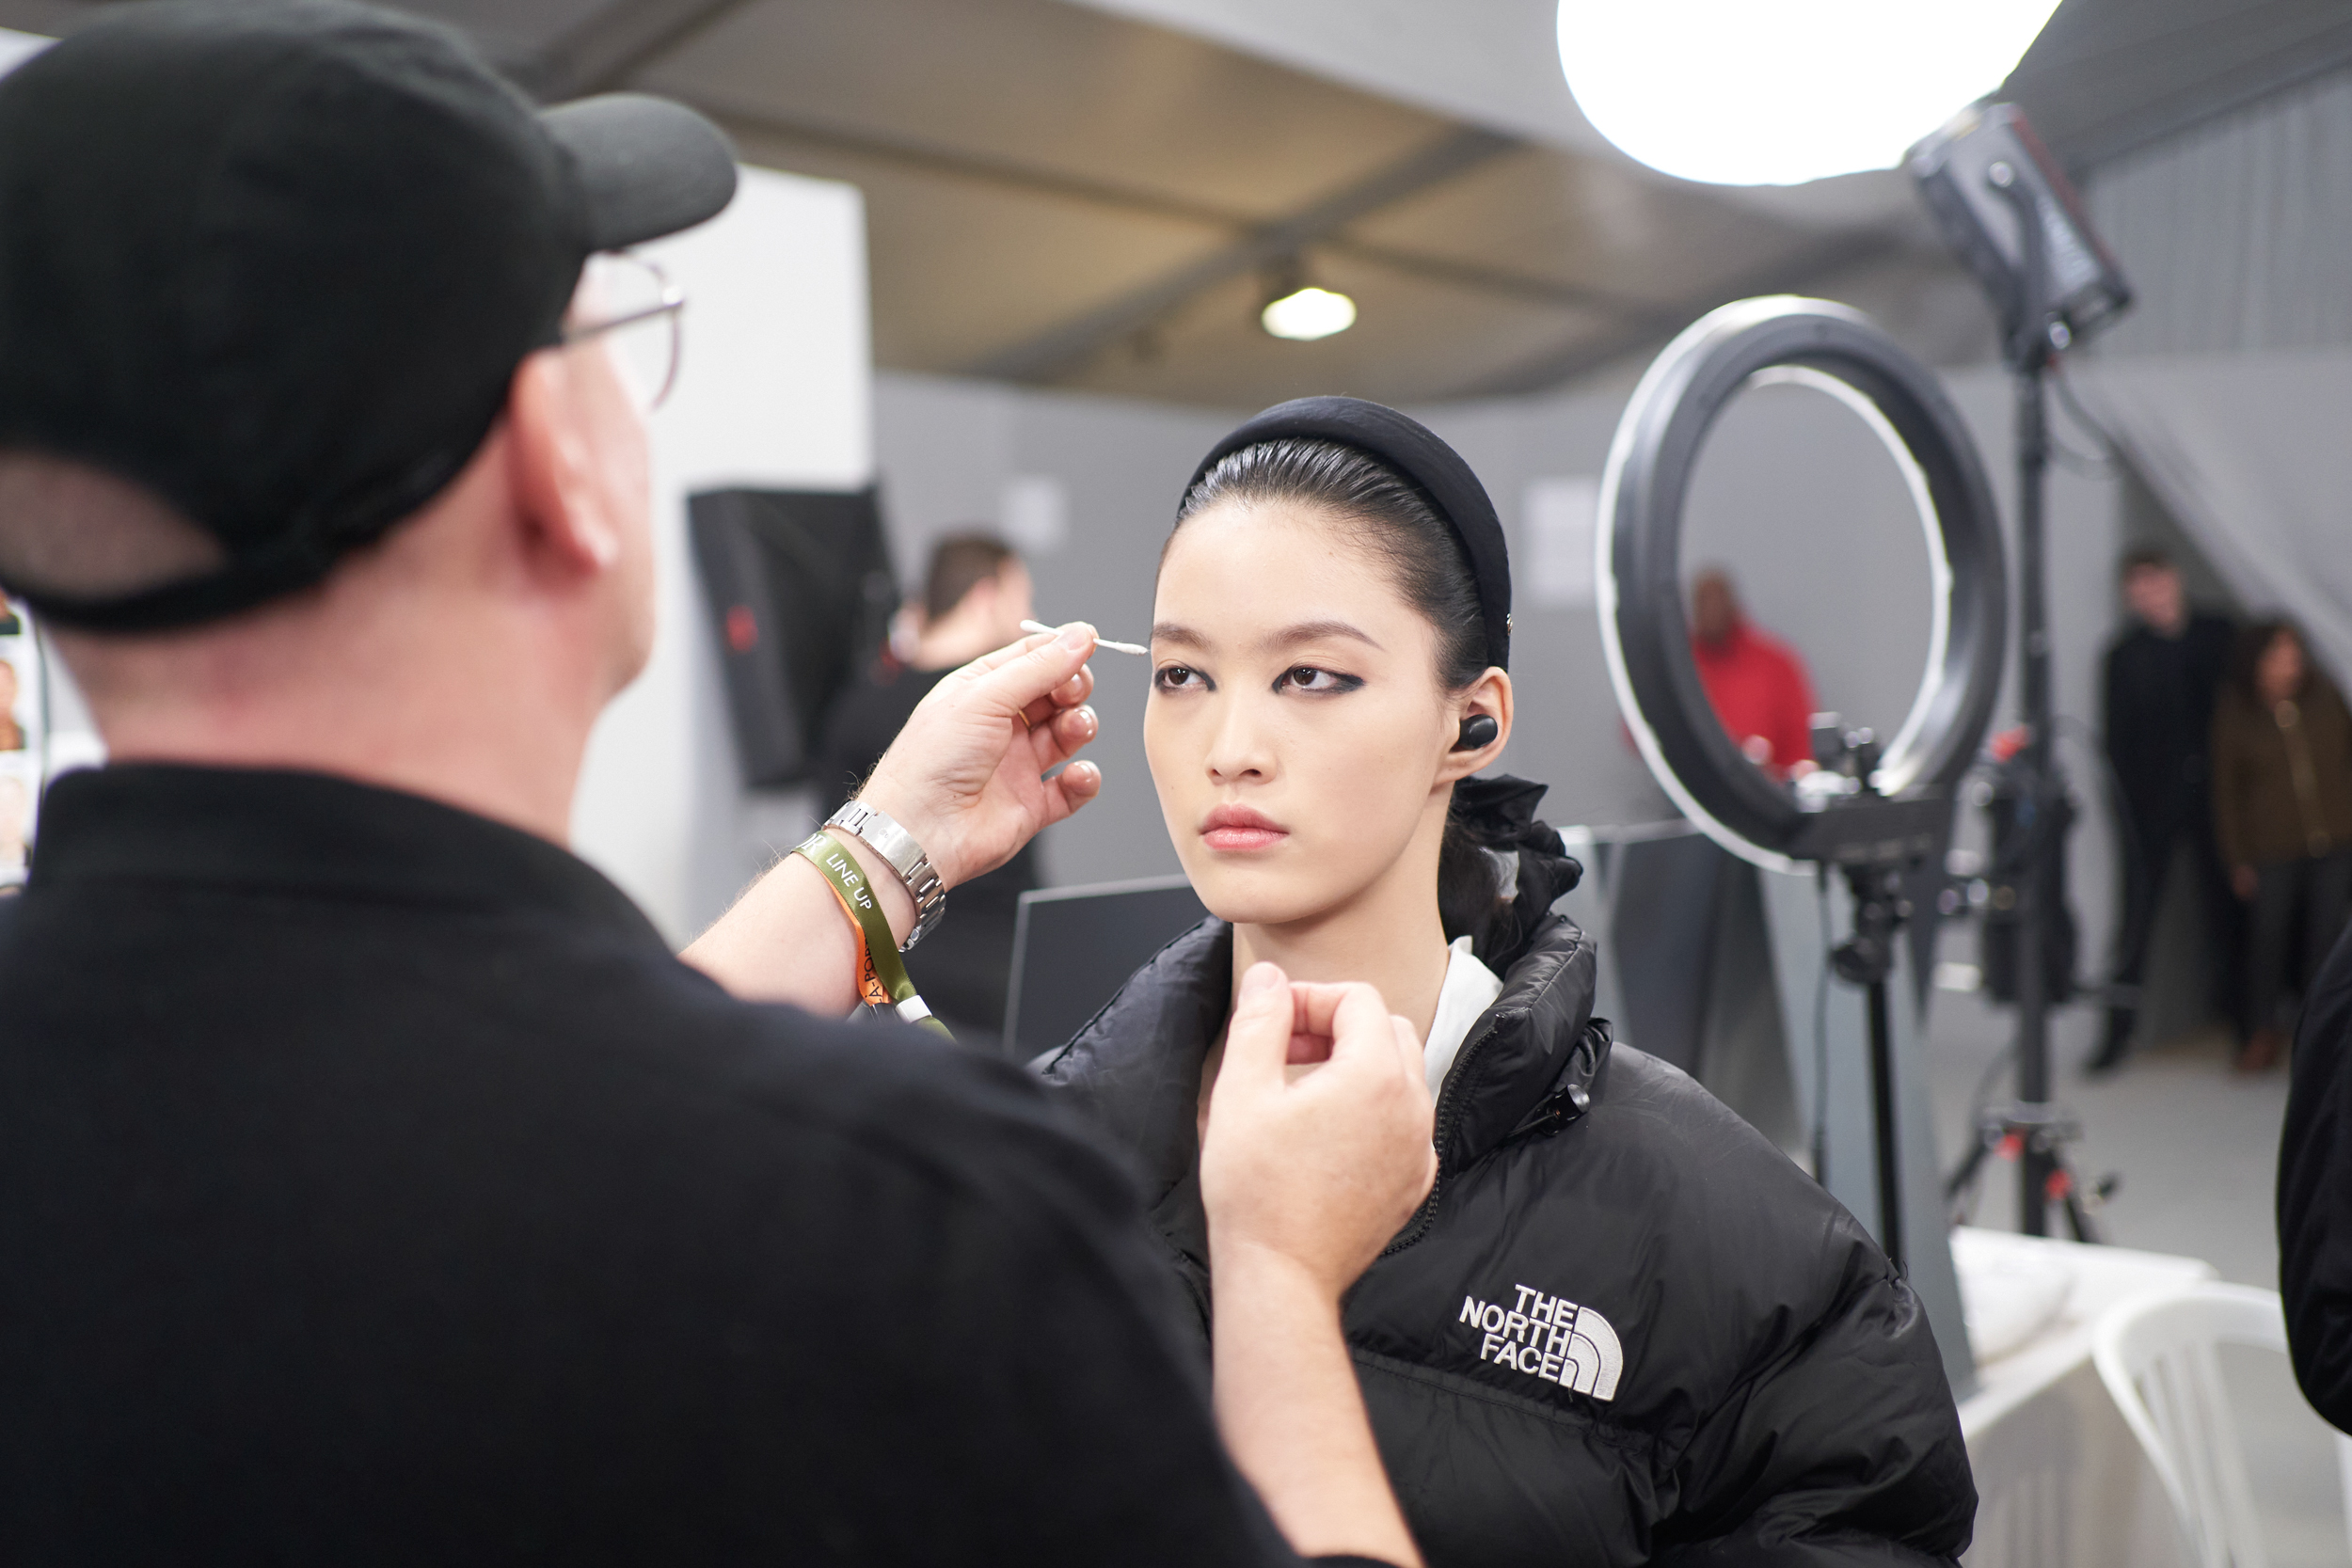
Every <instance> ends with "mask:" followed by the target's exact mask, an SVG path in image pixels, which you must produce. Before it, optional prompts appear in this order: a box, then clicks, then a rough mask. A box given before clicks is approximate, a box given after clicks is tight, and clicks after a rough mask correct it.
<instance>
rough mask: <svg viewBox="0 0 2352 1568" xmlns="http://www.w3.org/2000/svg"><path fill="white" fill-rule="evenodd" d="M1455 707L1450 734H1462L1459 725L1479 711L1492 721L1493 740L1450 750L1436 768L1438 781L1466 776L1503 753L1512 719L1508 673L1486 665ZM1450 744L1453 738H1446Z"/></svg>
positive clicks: (1467, 721) (1477, 714) (1447, 782)
mask: <svg viewBox="0 0 2352 1568" xmlns="http://www.w3.org/2000/svg"><path fill="white" fill-rule="evenodd" d="M1454 701H1455V708H1456V711H1455V713H1454V728H1453V730H1452V731H1451V732H1449V733H1450V734H1451V735H1454V736H1458V735H1460V734H1461V730H1462V726H1463V725H1464V724H1467V723H1469V722H1470V720H1471V719H1473V718H1475V717H1477V716H1479V715H1482V714H1483V715H1484V716H1486V718H1489V719H1491V720H1493V721H1494V723H1495V735H1494V738H1493V739H1492V740H1489V741H1487V742H1486V744H1485V745H1483V746H1480V747H1478V748H1477V749H1475V750H1473V751H1459V752H1457V751H1452V750H1449V751H1448V752H1446V754H1445V761H1444V762H1443V764H1442V765H1440V767H1439V768H1438V782H1439V783H1440V784H1451V783H1453V782H1454V780H1456V779H1466V778H1469V777H1470V775H1471V774H1472V773H1475V772H1477V771H1478V770H1479V769H1480V768H1486V767H1487V766H1489V765H1490V764H1492V763H1493V762H1494V760H1495V759H1496V758H1497V757H1500V756H1501V755H1502V749H1503V748H1504V747H1505V746H1507V745H1509V744H1510V743H1511V721H1512V717H1513V714H1514V711H1515V710H1514V707H1513V705H1512V696H1511V676H1510V674H1509V673H1508V672H1507V671H1503V670H1499V669H1496V668H1494V667H1492V666H1489V667H1488V668H1487V670H1486V673H1485V674H1483V675H1481V676H1479V677H1478V678H1477V679H1476V680H1474V681H1472V682H1471V683H1470V687H1469V689H1467V690H1465V691H1463V692H1462V693H1461V695H1460V696H1459V697H1457V698H1456V699H1455V700H1454ZM1448 744H1449V746H1451V745H1452V742H1451V741H1449V742H1448Z"/></svg>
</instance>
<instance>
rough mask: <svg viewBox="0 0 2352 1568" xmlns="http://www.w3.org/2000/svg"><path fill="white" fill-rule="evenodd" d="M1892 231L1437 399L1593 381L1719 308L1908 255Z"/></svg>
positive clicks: (1655, 313)
mask: <svg viewBox="0 0 2352 1568" xmlns="http://www.w3.org/2000/svg"><path fill="white" fill-rule="evenodd" d="M1908 248H1909V246H1908V245H1906V244H1905V242H1904V241H1903V239H1902V237H1901V236H1900V235H1899V234H1898V233H1897V232H1896V231H1895V230H1863V231H1861V232H1859V233H1850V234H1842V235H1839V236H1837V237H1836V238H1835V239H1832V240H1829V241H1826V242H1824V243H1822V244H1820V245H1813V246H1811V247H1809V248H1807V249H1805V250H1803V251H1800V252H1799V253H1797V254H1796V255H1794V256H1787V257H1783V258H1781V259H1779V260H1777V261H1772V262H1771V263H1769V264H1767V265H1765V266H1762V267H1757V268H1754V269H1752V270H1750V271H1748V272H1745V273H1741V274H1740V275H1738V276H1737V277H1729V278H1726V279H1724V281H1722V282H1720V283H1714V284H1710V285H1708V287H1707V288H1705V289H1703V290H1694V291H1693V292H1692V293H1689V294H1687V295H1685V296H1684V297H1683V298H1682V299H1681V300H1680V301H1678V302H1677V303H1675V304H1671V305H1663V306H1655V307H1652V308H1651V309H1649V310H1648V311H1647V312H1646V313H1645V315H1643V316H1641V317H1640V318H1638V319H1635V320H1631V321H1628V322H1626V323H1624V324H1623V325H1617V326H1613V327H1611V328H1610V329H1608V330H1607V331H1604V332H1601V333H1599V334H1597V335H1596V336H1594V337H1590V338H1586V339H1584V340H1582V341H1579V342H1574V343H1570V344H1569V345H1567V346H1566V347H1565V348H1563V349H1554V350H1551V351H1550V352H1549V353H1546V354H1542V355H1538V356H1535V357H1534V358H1532V359H1524V360H1521V361H1520V362H1519V363H1518V364H1516V365H1511V366H1507V367H1505V368H1504V369H1502V370H1501V371H1498V372H1494V373H1493V374H1490V375H1486V376H1481V377H1480V378H1478V379H1477V380H1475V381H1473V382H1470V383H1469V384H1468V385H1465V386H1462V387H1458V388H1454V390H1452V391H1450V392H1447V393H1445V394H1443V398H1442V399H1440V400H1433V401H1450V400H1453V399H1455V398H1487V397H1513V396H1518V395H1522V394H1525V393H1529V392H1543V391H1549V390H1550V389H1551V388H1555V387H1558V386H1561V385H1563V384H1564V383H1566V382H1570V381H1574V380H1576V379H1577V378H1579V377H1580V376H1586V375H1590V374H1592V373H1593V372H1595V371H1598V370H1602V369H1604V368H1606V367H1607V366H1609V365H1612V364H1614V363H1615V362H1616V361H1618V360H1620V359H1623V358H1625V357H1627V356H1629V355H1634V354H1640V353H1643V352H1645V351H1647V350H1651V349H1655V348H1659V347H1661V346H1663V345H1664V344H1666V343H1667V342H1669V341H1673V339H1674V337H1675V336H1676V334H1677V333H1679V332H1680V331H1681V330H1682V329H1683V328H1684V327H1686V326H1688V325H1691V324H1692V322H1694V321H1696V320H1698V319H1699V318H1700V317H1701V316H1703V315H1705V314H1707V312H1708V311H1709V310H1712V309H1715V308H1716V307H1717V306H1719V305H1727V304H1729V303H1730V302H1731V301H1733V300H1735V299H1748V298H1752V297H1754V296H1756V295H1757V294H1785V293H1795V292H1797V291H1798V290H1800V289H1803V288H1804V287H1805V286H1806V285H1808V284H1817V283H1818V282H1819V281H1820V279H1821V277H1824V276H1825V275H1827V274H1829V273H1833V272H1836V271H1838V270H1840V269H1841V268H1844V267H1850V266H1852V265H1854V264H1855V263H1857V262H1861V261H1875V260H1877V259H1878V258H1880V257H1882V256H1889V255H1893V254H1895V253H1897V252H1899V251H1901V250H1905V249H1908Z"/></svg>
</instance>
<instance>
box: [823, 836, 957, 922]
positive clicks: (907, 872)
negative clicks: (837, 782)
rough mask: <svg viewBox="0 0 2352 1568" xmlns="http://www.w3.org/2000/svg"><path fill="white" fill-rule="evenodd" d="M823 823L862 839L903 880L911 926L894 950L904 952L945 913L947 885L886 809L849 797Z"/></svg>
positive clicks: (919, 846) (927, 856)
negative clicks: (910, 905) (909, 903)
mask: <svg viewBox="0 0 2352 1568" xmlns="http://www.w3.org/2000/svg"><path fill="white" fill-rule="evenodd" d="M825 826H826V827H828V828H839V829H840V830H841V831H842V832H847V833H854V834H856V835H857V836H858V837H859V838H862V839H864V840H865V841H866V847H867V848H869V849H871V850H873V851H874V853H876V854H878V855H880V856H881V857H882V859H884V860H886V861H888V862H889V863H890V869H891V870H893V871H896V872H897V873H898V879H899V880H900V881H902V882H904V883H906V885H907V896H908V897H910V898H912V899H914V930H912V931H909V932H908V933H907V940H906V941H904V942H900V943H899V944H898V951H899V952H901V953H904V952H906V951H907V950H909V949H910V948H912V947H913V946H914V944H915V943H916V942H921V941H922V940H923V939H924V938H925V937H926V936H928V935H930V928H931V927H934V926H936V925H938V924H939V917H940V916H941V915H943V914H945V913H946V912H947V888H946V883H944V882H942V881H941V880H940V879H939V873H938V872H937V871H934V870H933V869H931V858H930V856H929V855H926V854H925V853H923V847H922V846H921V845H919V844H917V843H915V842H914V834H912V833H910V832H907V831H906V830H905V829H904V828H901V827H900V826H898V823H896V822H894V821H892V820H891V819H890V814H889V813H888V812H881V811H876V810H875V809H874V808H873V807H871V806H869V805H867V804H866V802H865V801H863V800H851V801H850V803H849V804H848V805H846V806H843V807H842V808H841V809H840V810H839V811H837V812H834V814H833V815H832V816H828V817H826V818H825Z"/></svg>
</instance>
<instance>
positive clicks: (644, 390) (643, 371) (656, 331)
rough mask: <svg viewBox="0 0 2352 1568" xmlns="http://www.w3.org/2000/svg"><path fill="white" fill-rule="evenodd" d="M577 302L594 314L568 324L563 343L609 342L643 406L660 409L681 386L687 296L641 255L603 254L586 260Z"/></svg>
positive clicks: (625, 253)
mask: <svg viewBox="0 0 2352 1568" xmlns="http://www.w3.org/2000/svg"><path fill="white" fill-rule="evenodd" d="M579 298H580V302H581V304H582V306H583V308H584V309H589V310H593V311H594V312H595V314H594V315H591V316H589V317H587V318H586V319H584V320H580V321H575V322H571V323H568V324H567V325H565V326H564V331H563V335H562V341H563V342H564V344H565V346H567V347H568V346H569V345H571V344H573V343H581V342H586V341H588V340H589V339H591V338H602V337H610V338H611V339H612V351H613V353H612V357H613V358H614V359H615V360H616V361H617V362H618V363H619V365H620V367H621V372H622V374H623V375H624V376H625V377H626V378H627V379H628V382H629V384H630V386H631V388H633V389H634V390H635V391H636V392H637V393H638V395H639V398H640V399H641V401H642V402H643V404H644V406H645V407H646V408H648V409H654V408H659V407H660V406H661V404H662V400H663V399H665V398H667V397H668V396H669V395H670V388H672V387H674V386H675V385H676V384H677V367H678V357H679V351H680V346H681V345H680V339H681V338H682V336H683V333H682V330H681V325H680V318H681V317H682V316H683V315H684V313H685V309H686V291H685V290H683V289H681V288H679V287H678V286H677V285H676V284H675V283H673V282H671V281H670V278H669V275H668V274H666V273H664V272H663V271H662V270H661V269H660V267H659V266H657V265H655V264H654V263H653V262H651V261H647V260H645V258H644V257H643V256H639V255H636V254H634V253H632V252H629V251H604V252H600V253H598V254H597V255H595V256H591V257H590V258H588V265H587V267H586V268H585V269H584V270H583V272H582V274H581V279H580V294H579Z"/></svg>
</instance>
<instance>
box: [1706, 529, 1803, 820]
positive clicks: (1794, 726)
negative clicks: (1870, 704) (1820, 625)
mask: <svg viewBox="0 0 2352 1568" xmlns="http://www.w3.org/2000/svg"><path fill="white" fill-rule="evenodd" d="M1691 657H1692V658H1693V659H1695V660H1696V661H1697V662H1698V667H1699V681H1700V684H1702V685H1703V686H1705V687H1706V688H1707V700H1708V702H1709V703H1711V704H1713V705H1714V707H1715V717H1716V718H1718V719H1720V720H1722V721H1723V725H1724V733H1726V734H1727V735H1729V736H1731V738H1732V739H1733V740H1734V741H1735V742H1737V743H1738V745H1739V747H1740V752H1741V753H1742V754H1743V755H1745V756H1746V757H1747V759H1748V760H1749V761H1750V762H1753V763H1755V764H1756V766H1757V767H1758V768H1763V769H1764V771H1765V772H1767V773H1769V774H1771V775H1772V777H1773V778H1775V779H1786V778H1789V777H1791V776H1793V775H1794V774H1798V773H1806V772H1810V771H1812V768H1813V681H1812V679H1811V677H1809V676H1808V675H1807V674H1806V673H1805V670H1804V660H1803V659H1802V658H1800V657H1797V652H1796V650H1795V649H1793V648H1791V647H1789V646H1788V645H1787V644H1786V643H1784V642H1782V641H1780V640H1779V639H1777V638H1774V637H1770V636H1767V635H1766V634H1765V633H1763V632H1760V631H1758V630H1756V627H1754V626H1750V625H1749V624H1748V620H1747V617H1746V616H1745V615H1744V614H1742V613H1741V611H1740V594H1739V591H1738V590H1737V589H1735V588H1734V587H1733V586H1732V583H1731V574H1729V573H1728V572H1725V571H1723V570H1722V569H1720V568H1717V567H1709V568H1708V570H1706V571H1703V572H1701V573H1700V574H1699V575H1698V577H1697V578H1695V579H1694V580H1693V581H1692V584H1691Z"/></svg>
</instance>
